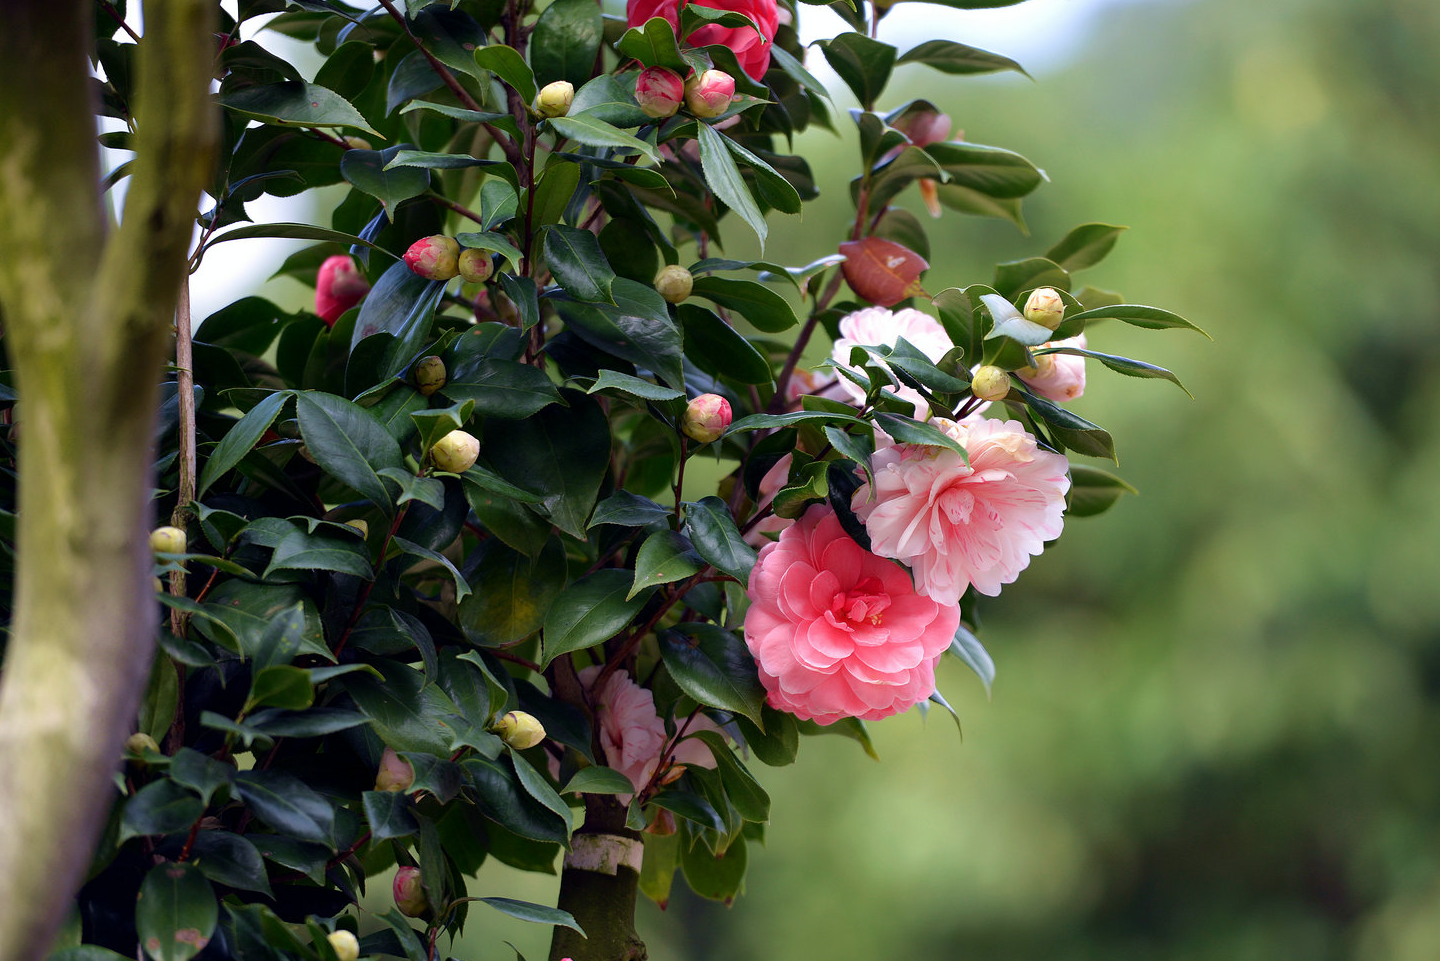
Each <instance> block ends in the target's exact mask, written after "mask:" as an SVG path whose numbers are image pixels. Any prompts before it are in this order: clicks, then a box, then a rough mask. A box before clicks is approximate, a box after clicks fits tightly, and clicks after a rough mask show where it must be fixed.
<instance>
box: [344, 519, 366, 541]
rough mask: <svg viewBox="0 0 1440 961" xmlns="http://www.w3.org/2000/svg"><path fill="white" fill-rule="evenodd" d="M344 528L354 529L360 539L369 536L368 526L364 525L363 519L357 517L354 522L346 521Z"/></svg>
mask: <svg viewBox="0 0 1440 961" xmlns="http://www.w3.org/2000/svg"><path fill="white" fill-rule="evenodd" d="M345 526H346V527H353V528H355V529H356V530H357V531H359V532H360V536H361V537H362V538H363V537H369V536H370V525H369V524H368V523H366V521H365V518H363V517H357V518H355V519H354V520H348V521H346V522H345Z"/></svg>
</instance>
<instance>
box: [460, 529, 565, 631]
mask: <svg viewBox="0 0 1440 961" xmlns="http://www.w3.org/2000/svg"><path fill="white" fill-rule="evenodd" d="M471 563H472V564H474V569H473V571H472V573H471V574H470V586H471V588H472V589H473V593H472V594H471V595H470V596H469V597H468V598H466V599H465V601H464V602H463V603H462V604H461V605H460V609H459V618H458V619H459V622H460V629H461V630H463V631H464V632H465V636H466V637H467V638H468V639H469V640H470V642H471V643H472V644H477V645H479V646H481V647H501V646H504V645H507V644H513V643H515V642H516V641H519V640H522V639H524V638H526V637H528V636H529V635H531V634H533V633H535V632H536V631H538V630H539V629H540V628H541V627H542V626H543V625H544V623H545V616H546V614H547V612H549V610H550V608H551V606H552V605H553V603H554V601H555V598H556V597H557V596H558V595H559V594H560V591H561V590H562V589H563V587H564V585H565V549H564V548H563V547H562V546H561V545H560V541H559V539H558V538H555V537H550V538H549V539H548V540H546V541H545V546H544V547H543V548H542V549H541V550H540V551H539V553H537V554H536V555H535V556H534V557H527V556H525V555H524V554H521V553H520V552H518V551H515V550H512V549H511V548H509V547H508V546H506V545H505V544H497V543H495V542H494V541H493V540H490V541H486V542H485V543H484V544H483V545H482V546H481V547H480V550H479V553H478V555H477V556H476V557H474V558H472V560H471Z"/></svg>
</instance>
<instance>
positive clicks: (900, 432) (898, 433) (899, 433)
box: [875, 411, 969, 461]
mask: <svg viewBox="0 0 1440 961" xmlns="http://www.w3.org/2000/svg"><path fill="white" fill-rule="evenodd" d="M875 426H876V427H879V428H880V429H881V430H883V431H884V432H885V433H887V434H889V435H890V436H891V437H893V438H895V440H896V442H897V443H901V444H922V445H925V446H927V447H944V448H947V449H949V450H953V451H954V452H955V453H957V454H959V455H960V456H961V457H964V458H966V460H967V461H968V460H969V457H968V455H967V454H966V453H965V448H964V447H961V446H960V442H959V441H957V440H956V439H955V438H953V437H951V436H950V435H949V434H947V433H945V432H944V431H942V430H940V429H939V428H937V427H934V426H932V425H930V424H925V423H921V422H920V421H917V420H915V419H914V418H911V417H902V416H900V415H898V414H887V413H885V412H884V411H881V412H879V413H877V414H876V415H875Z"/></svg>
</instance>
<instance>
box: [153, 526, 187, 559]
mask: <svg viewBox="0 0 1440 961" xmlns="http://www.w3.org/2000/svg"><path fill="white" fill-rule="evenodd" d="M185 544H186V537H185V532H184V531H182V530H181V529H180V528H178V527H157V528H155V529H154V530H153V531H151V532H150V549H151V550H152V551H154V552H155V553H156V554H183V553H185Z"/></svg>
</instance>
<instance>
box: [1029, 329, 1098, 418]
mask: <svg viewBox="0 0 1440 961" xmlns="http://www.w3.org/2000/svg"><path fill="white" fill-rule="evenodd" d="M1043 346H1045V347H1078V348H1080V349H1081V350H1084V349H1085V335H1084V334H1078V335H1076V336H1074V337H1071V338H1069V339H1068V340H1051V341H1047V342H1046V343H1045V344H1044V345H1043ZM1015 376H1017V377H1019V378H1020V379H1021V380H1023V381H1024V382H1025V386H1026V387H1029V388H1030V389H1031V390H1032V391H1034V392H1035V393H1037V394H1039V395H1040V396H1041V397H1044V398H1045V399H1046V400H1053V401H1055V402H1056V403H1057V404H1059V403H1064V402H1065V401H1067V400H1074V399H1075V398H1077V397H1079V396H1080V395H1081V394H1083V393H1085V358H1084V357H1081V356H1080V355H1079V354H1041V355H1040V356H1039V357H1036V358H1035V366H1034V367H1033V368H1031V367H1021V368H1020V369H1019V370H1017V371H1015Z"/></svg>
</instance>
